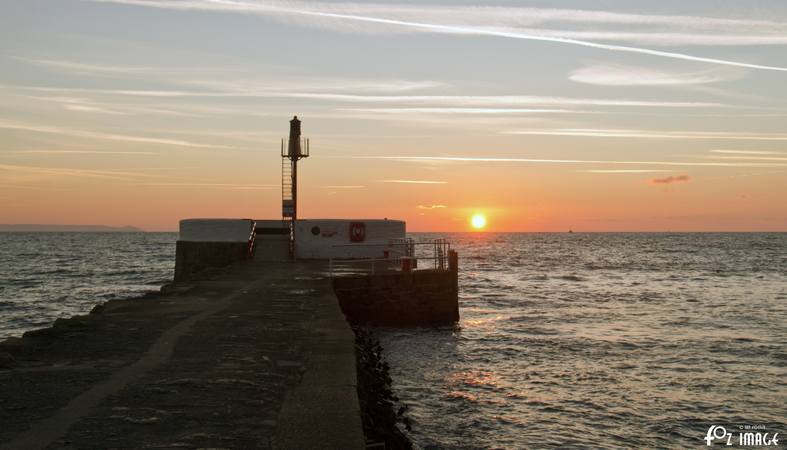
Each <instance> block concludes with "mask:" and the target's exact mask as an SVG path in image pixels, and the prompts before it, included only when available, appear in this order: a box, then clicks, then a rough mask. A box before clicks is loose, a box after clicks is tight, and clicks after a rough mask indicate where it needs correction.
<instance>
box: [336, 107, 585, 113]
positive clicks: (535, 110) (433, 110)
mask: <svg viewBox="0 0 787 450" xmlns="http://www.w3.org/2000/svg"><path fill="white" fill-rule="evenodd" d="M338 110H339V111H353V112H363V113H382V114H542V113H543V114H579V113H583V114H593V113H596V111H585V110H577V109H543V108H451V107H448V108H339V109H338Z"/></svg>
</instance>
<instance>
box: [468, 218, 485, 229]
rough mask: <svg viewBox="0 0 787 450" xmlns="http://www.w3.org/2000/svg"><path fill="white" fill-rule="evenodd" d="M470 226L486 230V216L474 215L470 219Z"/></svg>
mask: <svg viewBox="0 0 787 450" xmlns="http://www.w3.org/2000/svg"><path fill="white" fill-rule="evenodd" d="M470 225H472V226H473V228H475V229H476V230H480V229H482V228H484V227H485V226H486V216H484V215H483V214H474V215H473V217H471V218H470Z"/></svg>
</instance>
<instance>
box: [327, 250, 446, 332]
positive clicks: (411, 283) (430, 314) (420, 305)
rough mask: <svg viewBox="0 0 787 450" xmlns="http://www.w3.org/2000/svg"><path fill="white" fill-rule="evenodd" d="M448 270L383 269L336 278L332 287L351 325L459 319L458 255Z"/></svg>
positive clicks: (428, 323) (411, 323)
mask: <svg viewBox="0 0 787 450" xmlns="http://www.w3.org/2000/svg"><path fill="white" fill-rule="evenodd" d="M449 262H450V263H449V270H417V271H412V272H387V273H380V274H370V275H362V276H348V277H337V278H334V280H333V289H334V292H335V293H336V296H337V297H338V298H339V305H340V306H341V308H342V312H344V314H345V316H346V317H347V320H348V321H349V322H350V323H353V324H371V325H381V326H413V325H435V324H451V323H454V322H457V321H458V320H459V298H458V297H459V288H458V258H457V255H456V252H453V251H452V252H451V253H450V258H449Z"/></svg>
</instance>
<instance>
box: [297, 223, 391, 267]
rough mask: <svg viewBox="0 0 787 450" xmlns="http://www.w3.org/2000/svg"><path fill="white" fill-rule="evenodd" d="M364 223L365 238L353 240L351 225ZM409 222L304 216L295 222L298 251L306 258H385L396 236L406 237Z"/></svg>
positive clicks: (298, 254)
mask: <svg viewBox="0 0 787 450" xmlns="http://www.w3.org/2000/svg"><path fill="white" fill-rule="evenodd" d="M353 223H362V224H363V225H364V228H365V230H366V233H365V238H364V240H363V241H362V242H352V241H351V240H350V226H351V224H353ZM405 235H406V226H405V222H404V221H401V220H387V219H385V220H381V219H304V220H298V221H297V222H296V223H295V255H296V257H297V258H302V259H329V258H383V257H384V252H385V251H386V250H387V251H388V252H389V254H390V256H391V257H394V256H395V255H394V252H393V249H391V248H390V246H389V245H388V244H389V243H390V241H391V240H392V239H403V238H404V237H405Z"/></svg>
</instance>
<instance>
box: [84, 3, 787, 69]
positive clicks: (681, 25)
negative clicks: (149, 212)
mask: <svg viewBox="0 0 787 450" xmlns="http://www.w3.org/2000/svg"><path fill="white" fill-rule="evenodd" d="M93 1H98V2H103V3H120V4H126V5H137V6H147V7H155V8H166V9H175V10H203V11H220V12H234V13H241V14H264V15H268V16H271V17H274V18H278V19H284V20H287V21H292V20H297V23H300V24H303V25H308V26H318V27H323V28H325V27H327V28H331V27H333V29H336V27H339V29H340V30H342V31H346V30H347V29H348V28H349V27H348V26H347V22H352V23H354V24H355V25H359V26H364V25H367V27H365V28H363V27H362V28H358V29H359V30H361V31H364V32H381V31H382V32H389V31H390V30H389V29H390V28H393V29H396V28H400V29H403V30H408V31H417V32H426V33H441V34H456V35H464V36H494V37H501V38H508V39H520V40H530V41H543V42H553V43H558V44H566V45H572V46H581V47H588V48H595V49H600V50H607V51H613V52H625V53H638V54H645V55H650V56H656V57H662V58H671V59H680V60H686V61H696V62H705V63H710V64H719V65H726V66H736V67H748V68H752V69H762V70H776V71H787V67H778V66H770V65H762V64H753V63H747V62H741V61H733V60H726V59H718V58H709V57H703V56H695V55H690V54H686V53H678V52H666V51H660V50H653V49H648V48H642V47H633V46H623V45H613V44H605V43H601V42H597V41H591V40H586V39H584V38H583V35H577V34H576V33H577V30H566V31H557V32H556V31H555V30H549V29H543V28H538V29H533V28H528V27H532V25H535V24H540V23H544V22H548V21H556V22H569V23H575V24H576V23H579V24H582V23H587V22H594V23H606V24H614V25H619V24H626V25H643V24H647V25H657V26H663V27H677V29H678V30H680V29H687V28H688V29H691V28H695V29H696V30H697V31H699V30H713V31H714V32H719V33H720V35H719V34H709V35H708V36H706V39H705V40H702V39H698V38H697V36H696V35H697V34H699V33H698V32H697V33H690V34H685V35H684V36H683V37H684V38H688V37H691V36H694V39H692V41H691V42H689V44H695V45H696V44H698V43H702V42H705V43H712V45H752V44H754V43H757V44H784V43H785V38H784V31H785V25H784V24H779V23H777V22H769V21H754V20H736V19H717V18H709V17H690V16H660V15H636V14H617V13H611V12H604V11H581V10H559V9H538V8H489V7H487V8H479V7H464V8H462V7H442V6H431V7H429V6H427V7H418V6H409V5H391V4H370V5H363V4H357V3H328V2H280V1H279V2H277V1H273V2H266V3H259V2H251V1H244V0H236V1H232V2H229V1H216V0H191V1H186V2H171V1H167V2H163V1H155V0H93ZM638 28H641V27H638ZM736 28H737V29H738V30H741V31H742V32H747V31H749V30H751V29H754V30H758V31H759V33H756V34H743V35H739V34H734V33H733V34H731V33H730V32H731V31H733V30H734V29H736ZM578 31H579V32H582V30H578ZM649 34H650V37H651V38H656V39H660V40H661V43H663V44H670V43H671V44H674V43H677V42H676V41H679V40H680V37H681V36H680V35H677V36H676V35H675V34H674V33H669V32H667V33H666V34H665V32H664V31H663V30H660V31H657V32H656V33H649ZM585 36H586V35H585ZM658 36H661V37H660V38H659V37H658ZM642 37H648V34H642V33H632V32H630V31H627V30H625V31H623V32H620V30H613V31H610V32H607V33H606V34H604V35H593V36H590V38H596V39H598V40H607V41H610V40H611V41H631V40H632V38H638V39H641V38H642ZM665 37H666V38H667V39H666V40H665V39H664V38H665ZM676 38H677V39H676ZM684 45H685V44H684Z"/></svg>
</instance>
